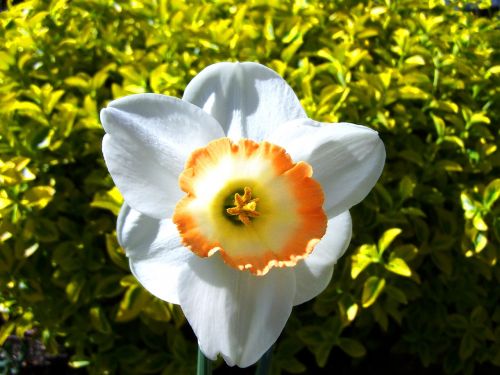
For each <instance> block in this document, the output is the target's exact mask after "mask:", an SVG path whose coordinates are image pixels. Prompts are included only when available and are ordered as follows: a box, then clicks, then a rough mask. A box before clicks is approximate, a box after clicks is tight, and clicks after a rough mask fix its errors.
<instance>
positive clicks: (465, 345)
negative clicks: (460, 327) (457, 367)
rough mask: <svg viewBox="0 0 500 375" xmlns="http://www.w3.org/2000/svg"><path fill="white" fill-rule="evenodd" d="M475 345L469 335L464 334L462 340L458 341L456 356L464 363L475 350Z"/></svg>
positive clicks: (474, 341)
mask: <svg viewBox="0 0 500 375" xmlns="http://www.w3.org/2000/svg"><path fill="white" fill-rule="evenodd" d="M476 346H477V343H476V340H475V339H474V337H473V336H472V334H471V333H468V332H467V333H466V334H465V335H464V336H463V337H462V340H461V341H460V349H459V351H458V355H459V356H460V359H461V360H462V361H465V360H466V359H467V358H469V357H470V356H471V355H472V353H474V350H475V349H476Z"/></svg>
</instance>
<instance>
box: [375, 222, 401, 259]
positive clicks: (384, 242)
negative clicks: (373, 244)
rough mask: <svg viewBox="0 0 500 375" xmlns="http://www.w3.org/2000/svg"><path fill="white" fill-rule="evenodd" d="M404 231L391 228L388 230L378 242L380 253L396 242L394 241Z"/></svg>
mask: <svg viewBox="0 0 500 375" xmlns="http://www.w3.org/2000/svg"><path fill="white" fill-rule="evenodd" d="M401 232H402V230H401V229H399V228H391V229H388V230H386V231H385V232H384V233H383V234H382V237H380V239H379V240H378V252H379V254H382V253H383V252H384V251H385V250H386V249H387V248H388V247H389V245H390V244H391V243H392V241H394V239H395V238H396V237H397V236H399V235H400V234H401Z"/></svg>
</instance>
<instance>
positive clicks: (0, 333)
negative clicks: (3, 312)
mask: <svg viewBox="0 0 500 375" xmlns="http://www.w3.org/2000/svg"><path fill="white" fill-rule="evenodd" d="M14 328H16V323H15V322H14V321H12V320H11V321H8V322H5V323H3V324H2V326H1V327H0V345H3V344H4V342H5V340H7V338H8V337H9V335H10V334H11V333H12V331H13V330H14Z"/></svg>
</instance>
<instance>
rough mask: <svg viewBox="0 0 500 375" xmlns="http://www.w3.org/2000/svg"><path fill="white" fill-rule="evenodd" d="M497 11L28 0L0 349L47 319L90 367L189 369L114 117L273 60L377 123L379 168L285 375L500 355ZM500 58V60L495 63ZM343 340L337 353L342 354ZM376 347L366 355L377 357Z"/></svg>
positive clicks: (7, 69)
mask: <svg viewBox="0 0 500 375" xmlns="http://www.w3.org/2000/svg"><path fill="white" fill-rule="evenodd" d="M499 30H500V29H499V22H498V18H495V17H491V18H485V17H481V16H479V15H478V14H477V13H474V12H466V11H463V10H462V4H461V3H454V4H453V5H452V6H450V5H449V6H446V5H445V4H444V1H438V0H429V1H418V0H399V1H398V0H385V1H378V0H365V1H349V0H344V1H332V2H323V1H319V0H310V1H305V0H295V1H277V0H271V1H260V0H250V1H247V2H240V1H231V0H220V1H217V0H211V1H209V0H206V1H203V2H197V1H180V0H179V1H169V0H149V1H132V0H123V1H112V0H85V1H84V0H74V1H71V2H70V1H67V0H53V1H48V0H45V1H25V2H22V3H20V4H17V5H12V4H10V6H9V7H8V8H7V10H5V11H3V12H2V13H0V314H1V316H2V318H3V321H4V322H3V324H2V325H1V326H0V344H2V343H3V342H4V341H5V340H6V339H7V337H8V336H9V335H12V334H15V335H18V336H22V335H23V334H24V333H25V332H26V331H28V330H33V329H35V330H36V332H37V333H38V335H39V337H40V340H41V341H42V342H43V344H44V345H45V347H46V348H47V350H49V351H50V352H53V353H57V352H58V351H59V352H60V351H63V352H68V353H70V354H71V357H70V359H69V361H70V365H71V366H73V367H86V369H87V370H88V371H89V372H90V373H94V374H103V373H110V374H112V373H121V374H127V373H130V374H149V373H163V374H172V373H176V372H177V373H181V374H183V373H192V372H193V371H194V369H193V362H194V360H193V359H194V358H195V350H196V344H195V340H194V336H193V335H192V333H191V331H190V330H189V327H188V325H187V324H186V323H185V320H184V317H183V315H182V311H181V310H180V309H179V308H178V307H177V306H173V305H170V304H167V303H164V302H162V301H159V300H158V299H155V298H154V297H152V296H151V295H150V294H148V293H147V292H146V291H145V290H144V289H142V288H141V286H140V285H138V283H137V282H136V280H135V279H134V278H133V277H132V276H131V275H130V273H129V268H128V263H127V260H126V257H125V255H124V252H123V250H122V249H121V248H120V247H119V245H118V244H117V241H116V234H115V220H116V214H117V212H118V210H119V207H120V204H121V202H122V198H121V196H120V194H119V193H118V191H117V190H116V188H115V187H114V186H113V182H112V180H111V179H110V177H109V175H108V173H107V170H106V168H105V166H104V162H103V158H102V154H101V139H102V136H103V130H102V128H101V126H100V122H99V110H100V108H103V107H104V106H105V105H106V103H107V102H108V101H109V100H111V99H113V98H119V97H122V96H124V95H128V94H132V93H142V92H157V93H163V94H167V95H174V96H178V97H179V96H181V95H182V91H183V88H184V87H185V86H186V84H187V82H189V80H190V79H191V78H192V77H193V76H194V75H195V74H196V73H197V72H199V71H200V70H201V69H203V68H204V67H206V66H207V65H209V64H212V63H215V62H218V61H225V60H230V61H234V60H240V61H245V60H248V61H259V62H261V63H263V64H265V65H267V66H269V67H271V68H273V69H274V70H276V71H277V72H279V73H280V74H281V75H282V76H283V77H284V78H285V79H286V80H287V81H288V82H289V83H290V84H291V86H292V87H293V88H294V90H295V91H296V93H297V95H298V96H299V98H300V99H301V101H302V104H303V106H304V107H305V108H306V110H307V112H308V114H309V115H310V117H312V118H315V119H318V120H322V121H327V122H336V121H348V122H354V123H360V124H365V125H368V126H370V127H372V128H375V129H376V130H378V131H379V132H380V135H381V137H382V139H383V140H384V142H385V145H386V148H387V155H388V159H387V164H386V167H385V170H384V173H383V176H382V178H381V180H380V182H379V183H378V185H377V186H376V188H375V189H374V191H373V192H372V193H371V194H370V195H369V196H368V198H367V199H366V200H365V201H364V202H363V203H362V204H360V205H358V206H357V207H355V208H354V209H353V210H352V214H353V221H354V237H353V241H352V244H351V247H350V248H349V250H348V252H347V253H346V255H345V256H344V257H343V259H342V260H341V261H340V262H339V264H338V265H337V266H336V270H335V273H334V278H333V280H332V282H331V284H330V286H329V287H328V288H327V290H326V291H325V292H323V293H322V294H321V295H320V296H319V297H318V298H316V299H315V300H314V301H313V302H310V303H307V304H305V305H303V306H300V307H298V308H295V309H294V312H293V314H292V317H291V319H290V321H289V323H288V325H287V329H286V330H285V332H284V333H283V335H282V337H281V338H280V340H279V341H278V344H277V347H276V349H275V356H274V360H273V371H274V372H275V373H276V374H279V373H282V372H285V373H304V372H306V366H307V368H308V370H307V371H313V369H314V368H315V366H317V367H325V366H327V367H328V366H334V363H335V360H336V356H338V354H339V353H341V351H343V352H345V353H347V354H348V355H349V356H350V357H352V358H353V359H352V366H356V365H360V364H363V357H364V358H366V357H367V356H369V354H370V353H378V354H381V353H383V355H386V356H389V355H390V354H389V352H390V353H399V354H402V355H410V356H412V357H413V358H416V359H417V360H418V361H420V362H421V363H422V364H423V365H424V366H429V365H435V366H438V368H442V369H443V371H444V372H445V373H447V374H455V373H462V372H465V373H472V372H473V371H474V368H477V366H484V365H485V364H486V365H488V366H493V367H494V366H500V304H499V301H500V290H499V287H498V285H499V282H500V268H499V267H498V266H497V261H498V257H499V255H500V249H499V243H500V215H499V213H500V204H499V199H498V198H499V197H500V179H499V178H498V177H499V176H500V151H499V150H498V145H499V142H500V137H499V135H500V134H499V126H498V124H499V111H498V108H500V103H499V89H498V88H499V87H500V82H499V75H500V65H498V64H499V60H498V51H499V50H500V49H499V41H500V31H499ZM495 64H496V65H495ZM338 349H339V350H338ZM365 360H366V359H365Z"/></svg>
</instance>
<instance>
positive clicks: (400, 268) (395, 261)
mask: <svg viewBox="0 0 500 375" xmlns="http://www.w3.org/2000/svg"><path fill="white" fill-rule="evenodd" d="M384 267H385V268H386V269H387V270H388V271H390V272H393V273H395V274H398V275H401V276H405V277H410V276H411V269H410V267H408V265H407V264H406V262H405V261H404V260H403V259H401V258H390V259H389V262H388V263H386V264H384Z"/></svg>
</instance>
